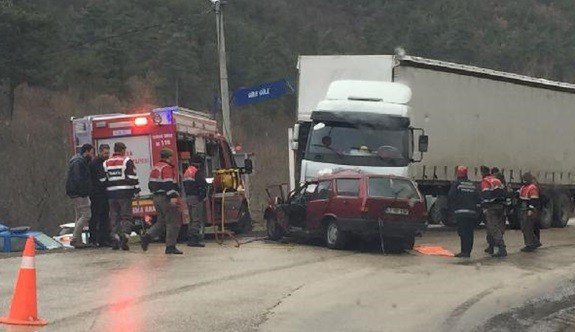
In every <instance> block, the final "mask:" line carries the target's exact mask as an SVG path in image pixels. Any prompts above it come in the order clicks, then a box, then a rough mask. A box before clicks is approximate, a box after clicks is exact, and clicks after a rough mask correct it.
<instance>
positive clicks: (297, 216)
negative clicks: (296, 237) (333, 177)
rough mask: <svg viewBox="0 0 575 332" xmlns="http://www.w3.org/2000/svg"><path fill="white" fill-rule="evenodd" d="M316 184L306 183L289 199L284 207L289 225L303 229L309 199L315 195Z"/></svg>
mask: <svg viewBox="0 0 575 332" xmlns="http://www.w3.org/2000/svg"><path fill="white" fill-rule="evenodd" d="M316 188H317V183H313V182H310V183H306V184H305V185H303V186H302V187H301V188H300V189H299V190H298V191H297V192H296V193H294V194H293V195H292V197H290V200H289V202H288V204H286V206H285V210H286V214H287V215H288V218H289V224H290V225H292V226H296V227H305V225H306V219H307V212H306V210H307V204H308V201H309V200H310V198H312V197H313V196H314V195H315V191H316Z"/></svg>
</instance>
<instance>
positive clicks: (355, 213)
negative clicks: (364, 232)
mask: <svg viewBox="0 0 575 332" xmlns="http://www.w3.org/2000/svg"><path fill="white" fill-rule="evenodd" d="M360 181H361V179H336V180H335V187H336V190H335V196H334V197H333V198H332V204H331V205H330V212H332V213H333V214H335V216H336V217H337V219H338V220H339V221H340V222H341V224H342V227H344V228H345V227H347V226H353V225H351V224H352V223H357V222H358V221H360V220H361V219H362V218H361V214H362V211H361V209H362V203H363V200H362V198H361V195H360ZM356 226H360V225H356Z"/></svg>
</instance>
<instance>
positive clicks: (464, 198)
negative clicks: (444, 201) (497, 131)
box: [447, 166, 479, 258]
mask: <svg viewBox="0 0 575 332" xmlns="http://www.w3.org/2000/svg"><path fill="white" fill-rule="evenodd" d="M455 173H456V176H457V180H455V181H454V182H453V183H452V184H451V188H450V189H449V193H448V196H447V197H448V204H449V208H450V210H451V211H453V213H454V214H455V220H456V222H457V233H458V234H459V237H460V239H461V252H460V253H459V254H457V255H455V257H461V258H469V257H470V256H471V250H472V249H473V232H474V230H475V225H477V221H478V219H479V217H478V213H477V208H478V207H479V190H477V186H475V184H474V183H473V182H471V181H469V179H468V177H467V167H465V166H457V168H456V170H455Z"/></svg>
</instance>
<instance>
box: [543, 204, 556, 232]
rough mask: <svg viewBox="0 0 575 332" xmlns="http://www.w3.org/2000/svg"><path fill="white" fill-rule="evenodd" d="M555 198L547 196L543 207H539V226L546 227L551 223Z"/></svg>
mask: <svg viewBox="0 0 575 332" xmlns="http://www.w3.org/2000/svg"><path fill="white" fill-rule="evenodd" d="M554 201H555V199H554V198H553V197H549V199H548V200H547V202H546V203H544V204H543V208H542V209H541V217H540V220H541V228H542V229H547V228H549V227H551V226H552V225H553V206H554V205H555V203H554Z"/></svg>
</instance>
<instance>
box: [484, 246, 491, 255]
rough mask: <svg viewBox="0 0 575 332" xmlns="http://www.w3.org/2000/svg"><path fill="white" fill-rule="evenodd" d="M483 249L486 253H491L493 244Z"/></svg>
mask: <svg viewBox="0 0 575 332" xmlns="http://www.w3.org/2000/svg"><path fill="white" fill-rule="evenodd" d="M484 251H485V253H486V254H490V255H493V246H492V245H490V246H489V247H487V248H486V249H485V250H484Z"/></svg>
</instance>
